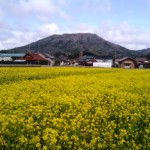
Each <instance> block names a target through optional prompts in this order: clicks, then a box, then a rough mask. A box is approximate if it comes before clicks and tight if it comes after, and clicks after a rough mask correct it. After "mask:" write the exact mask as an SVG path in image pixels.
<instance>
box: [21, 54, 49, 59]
mask: <svg viewBox="0 0 150 150" xmlns="http://www.w3.org/2000/svg"><path fill="white" fill-rule="evenodd" d="M22 59H23V60H28V61H30V60H31V61H48V59H47V58H46V57H45V56H44V55H43V54H41V53H32V54H26V55H25V56H24V57H23V58H22Z"/></svg>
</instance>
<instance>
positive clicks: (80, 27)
mask: <svg viewBox="0 0 150 150" xmlns="http://www.w3.org/2000/svg"><path fill="white" fill-rule="evenodd" d="M149 27H150V0H0V50H1V49H10V48H14V47H18V46H23V45H26V44H28V43H31V42H34V41H36V40H39V39H42V38H45V37H47V36H50V35H53V34H63V33H87V32H90V33H96V34H97V35H98V36H100V37H102V38H104V39H105V40H108V41H111V42H114V43H116V44H119V45H122V46H124V47H126V48H129V49H132V50H139V49H144V48H150V28H149Z"/></svg>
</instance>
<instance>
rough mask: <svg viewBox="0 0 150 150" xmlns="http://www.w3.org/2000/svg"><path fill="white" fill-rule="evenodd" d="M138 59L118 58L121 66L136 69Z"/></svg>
mask: <svg viewBox="0 0 150 150" xmlns="http://www.w3.org/2000/svg"><path fill="white" fill-rule="evenodd" d="M136 63H137V62H136V60H134V59H132V58H130V57H124V58H122V59H119V60H118V64H119V67H120V68H127V69H134V68H135V67H136Z"/></svg>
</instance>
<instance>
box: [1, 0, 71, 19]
mask: <svg viewBox="0 0 150 150" xmlns="http://www.w3.org/2000/svg"><path fill="white" fill-rule="evenodd" d="M0 5H1V9H2V10H3V12H5V15H7V16H8V15H10V16H11V17H12V18H14V19H15V20H17V19H16V18H17V17H18V20H22V18H24V20H25V19H28V20H29V19H31V18H34V19H35V18H36V19H38V16H41V17H45V18H46V17H47V18H48V19H51V18H55V17H56V16H57V18H58V17H60V18H63V19H70V18H72V17H71V16H70V15H69V14H68V13H67V12H66V11H65V8H66V7H67V0H62V1H60V0H40V1H37V0H5V1H4V0H1V1H0ZM6 10H7V11H6ZM0 14H1V11H0ZM22 21H23V20H22Z"/></svg>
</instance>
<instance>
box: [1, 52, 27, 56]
mask: <svg viewBox="0 0 150 150" xmlns="http://www.w3.org/2000/svg"><path fill="white" fill-rule="evenodd" d="M23 56H25V53H0V57H23Z"/></svg>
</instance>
